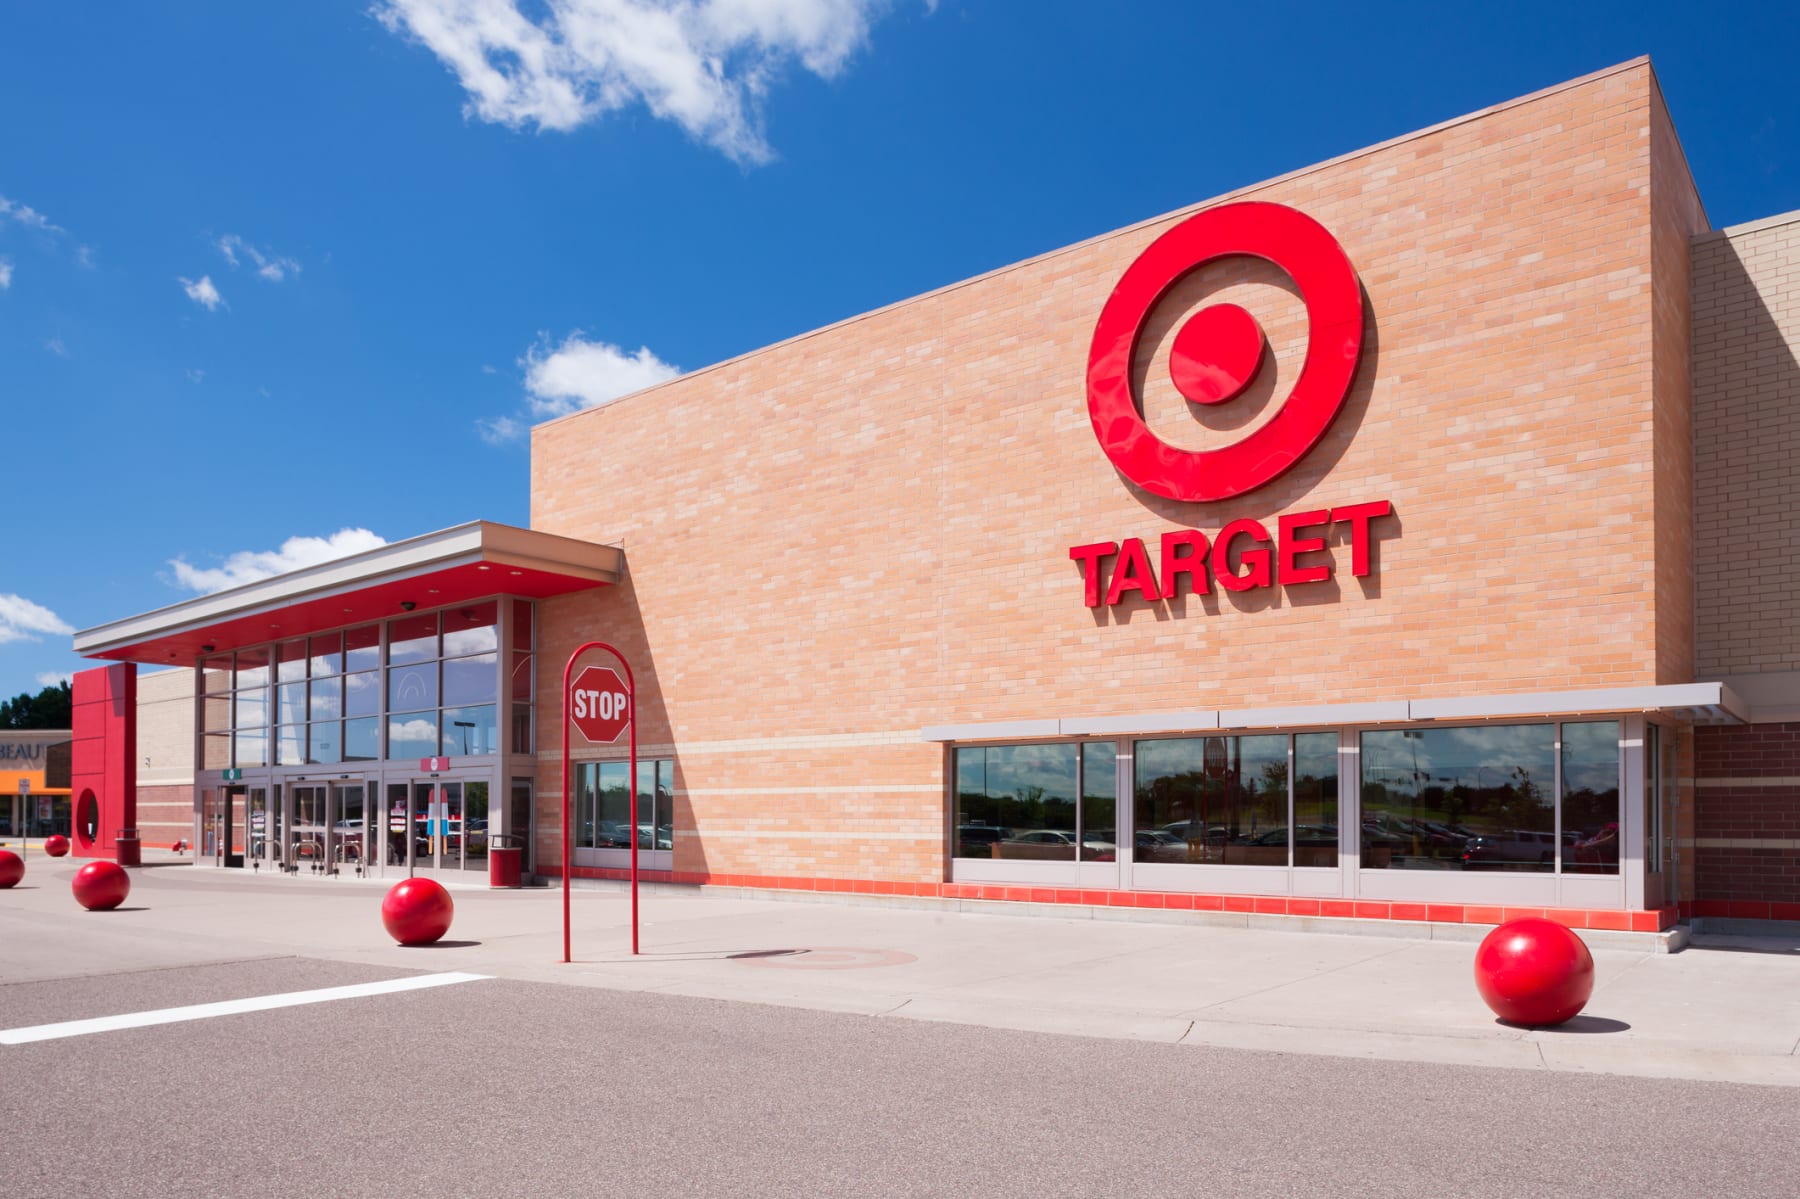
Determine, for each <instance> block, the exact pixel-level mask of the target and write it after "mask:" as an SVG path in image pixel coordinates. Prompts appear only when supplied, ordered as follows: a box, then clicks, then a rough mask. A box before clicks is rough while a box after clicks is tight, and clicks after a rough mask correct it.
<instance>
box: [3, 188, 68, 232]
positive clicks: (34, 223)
mask: <svg viewBox="0 0 1800 1199" xmlns="http://www.w3.org/2000/svg"><path fill="white" fill-rule="evenodd" d="M0 217H7V218H10V219H12V220H14V221H16V222H18V223H19V224H21V225H24V226H25V227H26V228H27V229H42V230H43V231H44V232H45V233H66V232H68V230H66V229H64V228H63V227H62V226H61V225H52V224H51V223H50V222H49V220H48V219H46V218H45V216H44V214H43V213H41V212H39V211H38V210H37V209H35V208H32V207H31V206H30V205H28V204H18V203H15V202H14V201H12V200H9V199H7V198H6V197H5V196H0Z"/></svg>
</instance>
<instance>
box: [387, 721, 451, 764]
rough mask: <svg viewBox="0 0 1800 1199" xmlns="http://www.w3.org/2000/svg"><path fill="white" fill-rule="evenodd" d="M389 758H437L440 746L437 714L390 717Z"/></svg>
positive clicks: (388, 727) (388, 735)
mask: <svg viewBox="0 0 1800 1199" xmlns="http://www.w3.org/2000/svg"><path fill="white" fill-rule="evenodd" d="M387 729H388V734H387V742H388V748H387V756H388V757H390V758H435V757H436V756H437V755H438V754H439V753H441V752H442V751H441V749H440V748H439V744H438V721H437V713H436V712H413V713H410V714H403V715H398V716H390V717H388V726H387Z"/></svg>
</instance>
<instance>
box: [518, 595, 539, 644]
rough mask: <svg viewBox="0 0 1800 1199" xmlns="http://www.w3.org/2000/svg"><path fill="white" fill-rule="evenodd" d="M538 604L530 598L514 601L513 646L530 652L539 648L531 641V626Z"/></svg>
mask: <svg viewBox="0 0 1800 1199" xmlns="http://www.w3.org/2000/svg"><path fill="white" fill-rule="evenodd" d="M535 607H536V605H535V604H533V603H532V602H531V601H530V600H522V599H515V600H513V602H512V647H513V648H514V649H516V650H521V651H524V652H527V653H529V652H530V651H532V650H534V649H536V648H537V646H535V645H533V644H532V643H531V626H532V621H533V618H534V612H533V610H534V609H535Z"/></svg>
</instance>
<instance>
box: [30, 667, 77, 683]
mask: <svg viewBox="0 0 1800 1199" xmlns="http://www.w3.org/2000/svg"><path fill="white" fill-rule="evenodd" d="M74 681H75V676H74V675H72V674H70V673H69V672H68V671H66V670H62V671H57V670H41V671H39V672H38V675H37V682H38V686H40V687H60V686H62V685H63V684H64V683H73V682H74Z"/></svg>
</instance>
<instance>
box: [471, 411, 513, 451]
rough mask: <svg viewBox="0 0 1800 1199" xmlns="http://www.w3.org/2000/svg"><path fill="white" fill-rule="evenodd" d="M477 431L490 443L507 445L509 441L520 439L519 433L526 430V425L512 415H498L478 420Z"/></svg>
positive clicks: (476, 423) (482, 438)
mask: <svg viewBox="0 0 1800 1199" xmlns="http://www.w3.org/2000/svg"><path fill="white" fill-rule="evenodd" d="M475 431H476V432H477V433H479V434H481V440H483V441H485V442H487V443H488V444H489V445H505V444H506V443H507V442H509V441H516V440H518V437H519V435H520V434H521V433H523V432H525V426H524V425H523V424H521V423H520V422H519V421H516V420H514V419H513V418H512V417H510V416H496V417H495V418H494V419H493V420H478V421H476V422H475Z"/></svg>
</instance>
